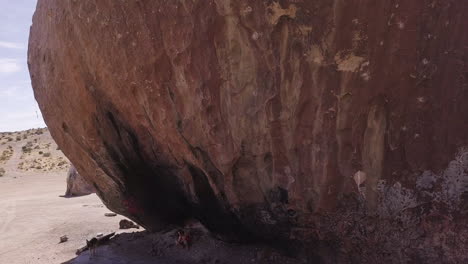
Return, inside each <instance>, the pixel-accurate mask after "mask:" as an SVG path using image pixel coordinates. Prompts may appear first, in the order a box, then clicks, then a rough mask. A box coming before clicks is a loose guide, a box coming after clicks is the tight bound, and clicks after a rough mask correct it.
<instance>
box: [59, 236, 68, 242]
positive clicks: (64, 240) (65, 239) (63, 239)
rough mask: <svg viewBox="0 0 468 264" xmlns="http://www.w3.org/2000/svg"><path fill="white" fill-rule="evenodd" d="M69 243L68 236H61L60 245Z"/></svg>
mask: <svg viewBox="0 0 468 264" xmlns="http://www.w3.org/2000/svg"><path fill="white" fill-rule="evenodd" d="M67 241H68V237H67V236H61V237H60V242H59V243H65V242H67Z"/></svg>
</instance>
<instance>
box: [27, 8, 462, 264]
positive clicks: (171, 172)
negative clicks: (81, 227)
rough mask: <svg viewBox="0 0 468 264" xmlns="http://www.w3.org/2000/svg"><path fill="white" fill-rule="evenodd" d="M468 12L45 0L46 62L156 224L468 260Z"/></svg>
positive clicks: (74, 111)
mask: <svg viewBox="0 0 468 264" xmlns="http://www.w3.org/2000/svg"><path fill="white" fill-rule="evenodd" d="M467 13H468V2H467V1H465V0H443V1H442V0H430V1H426V0H421V1H396V0H395V1H394V0H392V1H390V0H381V1H374V0H360V1H358V0H346V1H345V0H310V1H306V0H294V1H293V0H290V1H286V0H284V1H271V0H259V1H247V0H239V1H230V0H206V1H201V0H170V1H169V0H126V1H123V0H119V1H116V0H99V1H91V0H79V1H78V0H39V1H38V8H37V11H36V14H35V16H34V19H33V22H34V23H33V26H32V30H31V39H30V46H29V63H30V71H31V77H32V84H33V87H34V92H35V96H36V98H37V101H38V102H39V105H40V108H41V110H42V112H43V114H44V118H45V120H46V122H47V124H48V127H49V128H50V131H51V133H52V135H53V136H54V139H55V140H56V141H57V143H58V144H59V145H60V147H61V149H63V151H64V153H65V154H66V155H67V156H68V157H69V158H70V160H71V161H72V162H73V163H74V164H75V165H76V166H77V168H78V169H79V171H80V172H82V173H83V176H84V177H85V178H86V179H87V180H89V181H90V182H92V183H93V185H94V186H95V187H96V189H97V191H98V194H99V196H100V197H101V198H102V199H103V200H104V202H105V203H106V205H107V206H108V207H109V208H111V209H112V210H114V211H116V212H118V213H121V214H125V215H127V216H129V217H130V218H132V219H133V220H135V221H137V222H138V223H139V224H141V225H143V226H145V227H146V228H149V229H154V230H156V229H160V228H161V227H163V226H165V225H167V224H168V223H172V224H178V223H182V222H184V221H185V220H186V219H188V218H197V219H199V220H200V221H202V223H203V224H205V225H206V226H207V227H208V228H209V229H210V230H211V231H213V232H214V233H217V234H219V235H220V236H222V237H224V238H227V239H246V238H257V239H258V238H262V239H266V240H268V241H296V242H298V244H299V245H306V247H308V252H313V254H314V255H316V256H319V257H321V258H322V261H323V262H328V263H340V262H341V263H343V262H354V263H376V262H377V261H379V262H380V261H386V263H404V262H411V263H417V262H426V263H434V261H442V262H448V263H461V262H466V261H467V258H468V252H467V249H468V241H467V240H468V227H467V221H466V220H467V219H468V217H467V209H468V208H467V202H468V201H467V200H468V175H467V173H468V148H467V147H468V133H467V131H468V122H467V121H468V104H467V103H466V102H467V100H468V80H467V78H468V74H467V71H468V68H467V67H468V66H467V56H468V54H467V47H468V31H467V30H466V29H467V28H468V19H466V14H467ZM289 244H290V245H291V244H293V245H294V243H289Z"/></svg>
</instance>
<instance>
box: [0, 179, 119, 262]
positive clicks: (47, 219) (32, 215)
mask: <svg viewBox="0 0 468 264" xmlns="http://www.w3.org/2000/svg"><path fill="white" fill-rule="evenodd" d="M14 177H16V178H14ZM65 177H66V173H63V172H60V173H52V174H32V173H31V174H29V173H19V172H11V173H9V174H7V175H6V176H5V177H0V263H11V264H13V263H21V264H23V263H34V264H41V263H44V264H51V263H62V262H64V261H68V260H70V259H72V258H74V257H76V255H75V251H76V249H77V248H79V247H81V246H83V245H84V244H85V243H86V241H85V239H86V238H90V237H92V236H94V235H96V234H97V233H107V232H114V231H116V230H118V227H119V223H118V222H119V221H120V220H121V219H123V218H124V217H122V216H116V217H105V216H104V213H106V212H109V210H108V209H106V208H105V207H104V206H103V205H102V202H101V201H100V199H99V198H98V197H97V196H96V195H94V194H93V195H88V196H82V197H76V198H62V197H59V195H63V194H64V192H65V189H66V184H65ZM63 235H67V236H68V238H69V240H68V242H65V243H62V244H59V243H58V242H59V238H60V236H63Z"/></svg>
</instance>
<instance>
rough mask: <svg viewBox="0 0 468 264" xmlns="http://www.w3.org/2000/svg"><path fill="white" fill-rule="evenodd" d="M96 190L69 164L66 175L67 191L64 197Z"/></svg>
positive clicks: (86, 193) (90, 192)
mask: <svg viewBox="0 0 468 264" xmlns="http://www.w3.org/2000/svg"><path fill="white" fill-rule="evenodd" d="M95 192H96V190H95V189H94V188H93V186H91V185H90V184H89V183H88V182H87V181H86V180H85V179H84V178H83V176H81V175H80V174H79V173H78V171H76V168H75V166H73V165H71V166H70V170H68V175H67V191H66V192H65V196H66V197H73V196H82V195H88V194H92V193H95Z"/></svg>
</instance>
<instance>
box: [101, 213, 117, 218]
mask: <svg viewBox="0 0 468 264" xmlns="http://www.w3.org/2000/svg"><path fill="white" fill-rule="evenodd" d="M104 216H107V217H113V216H117V214H116V213H105V214H104Z"/></svg>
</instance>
